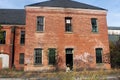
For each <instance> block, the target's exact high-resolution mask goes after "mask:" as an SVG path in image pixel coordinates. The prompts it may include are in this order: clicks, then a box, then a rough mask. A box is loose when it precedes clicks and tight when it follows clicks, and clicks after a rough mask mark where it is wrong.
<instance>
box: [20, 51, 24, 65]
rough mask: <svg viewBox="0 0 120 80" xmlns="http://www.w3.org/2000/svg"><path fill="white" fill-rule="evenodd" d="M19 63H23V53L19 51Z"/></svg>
mask: <svg viewBox="0 0 120 80" xmlns="http://www.w3.org/2000/svg"><path fill="white" fill-rule="evenodd" d="M19 64H24V53H20V56H19Z"/></svg>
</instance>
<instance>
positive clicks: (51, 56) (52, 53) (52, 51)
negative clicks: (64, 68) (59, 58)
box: [48, 48, 56, 65]
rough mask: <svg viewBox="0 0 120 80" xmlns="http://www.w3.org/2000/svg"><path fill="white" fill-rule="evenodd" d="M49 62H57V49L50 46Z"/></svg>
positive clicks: (51, 63)
mask: <svg viewBox="0 0 120 80" xmlns="http://www.w3.org/2000/svg"><path fill="white" fill-rule="evenodd" d="M48 50H49V64H50V65H54V64H55V63H56V59H55V55H56V49H55V48H49V49H48Z"/></svg>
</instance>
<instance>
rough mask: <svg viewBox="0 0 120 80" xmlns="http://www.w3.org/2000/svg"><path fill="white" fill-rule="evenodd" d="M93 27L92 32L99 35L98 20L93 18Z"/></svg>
mask: <svg viewBox="0 0 120 80" xmlns="http://www.w3.org/2000/svg"><path fill="white" fill-rule="evenodd" d="M91 26H92V32H93V33H98V19H97V18H91Z"/></svg>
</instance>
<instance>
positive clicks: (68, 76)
mask: <svg viewBox="0 0 120 80" xmlns="http://www.w3.org/2000/svg"><path fill="white" fill-rule="evenodd" d="M108 75H120V69H114V70H97V71H87V70H83V71H79V72H76V71H72V72H51V73H50V72H49V73H41V72H24V71H16V70H10V69H5V70H1V71H0V77H2V78H20V77H21V78H31V77H45V78H48V79H49V78H58V79H59V80H75V78H76V79H77V78H80V80H83V78H87V79H88V78H89V80H99V79H100V78H101V77H104V78H105V77H106V76H108ZM104 80H105V79H104Z"/></svg>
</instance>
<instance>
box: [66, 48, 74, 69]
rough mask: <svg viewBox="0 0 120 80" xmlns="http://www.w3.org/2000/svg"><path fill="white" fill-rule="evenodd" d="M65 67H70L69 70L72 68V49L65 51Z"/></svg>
mask: <svg viewBox="0 0 120 80" xmlns="http://www.w3.org/2000/svg"><path fill="white" fill-rule="evenodd" d="M66 66H67V67H70V69H71V70H72V68H73V49H71V48H69V49H66Z"/></svg>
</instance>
